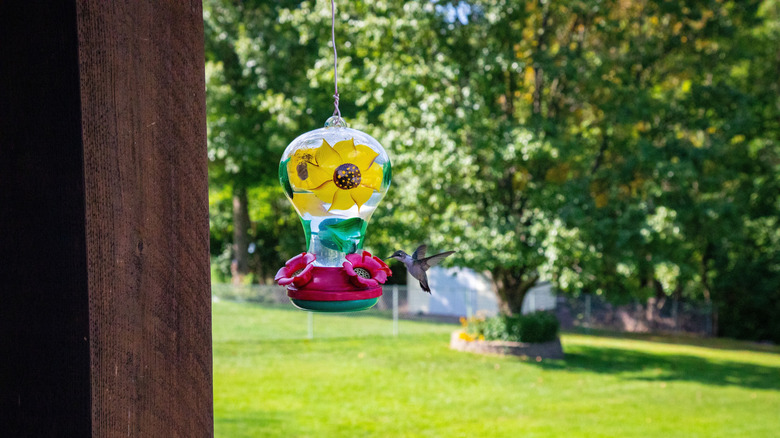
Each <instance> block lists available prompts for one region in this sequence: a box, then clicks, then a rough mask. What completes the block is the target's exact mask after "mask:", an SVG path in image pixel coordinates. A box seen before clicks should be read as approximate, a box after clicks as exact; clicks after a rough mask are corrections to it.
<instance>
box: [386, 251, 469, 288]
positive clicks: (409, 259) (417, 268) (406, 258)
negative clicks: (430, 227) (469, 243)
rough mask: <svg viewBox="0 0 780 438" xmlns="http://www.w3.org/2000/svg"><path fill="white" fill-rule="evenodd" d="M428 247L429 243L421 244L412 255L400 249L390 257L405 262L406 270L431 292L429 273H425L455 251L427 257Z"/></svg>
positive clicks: (422, 286)
mask: <svg viewBox="0 0 780 438" xmlns="http://www.w3.org/2000/svg"><path fill="white" fill-rule="evenodd" d="M427 249H428V245H420V246H418V247H417V249H416V250H414V253H412V255H409V254H407V253H405V252H403V251H401V250H400V249H399V250H398V251H396V252H394V253H393V255H391V256H390V257H388V259H396V260H400V261H401V262H403V264H404V265H406V270H407V271H409V273H410V274H412V277H414V278H416V279H417V280H419V281H420V287H421V288H422V290H424V291H425V292H428V293H431V288H430V287H428V275H427V274H426V273H425V271H427V270H428V269H429V268H430V267H431V266H435V265H437V264H439V262H441V261H442V260H444V259H445V258H447V256H449V255H452V254H454V253H455V251H446V252H443V253H440V254H436V255H434V256H430V257H425V251H426V250H427Z"/></svg>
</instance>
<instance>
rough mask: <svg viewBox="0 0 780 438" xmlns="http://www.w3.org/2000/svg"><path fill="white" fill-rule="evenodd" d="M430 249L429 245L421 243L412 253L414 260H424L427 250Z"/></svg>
mask: <svg viewBox="0 0 780 438" xmlns="http://www.w3.org/2000/svg"><path fill="white" fill-rule="evenodd" d="M427 249H428V245H420V246H418V247H417V249H415V250H414V253H412V260H422V259H424V258H425V251H426V250H427Z"/></svg>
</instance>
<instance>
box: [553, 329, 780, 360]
mask: <svg viewBox="0 0 780 438" xmlns="http://www.w3.org/2000/svg"><path fill="white" fill-rule="evenodd" d="M566 333H572V334H577V335H589V336H601V337H605V338H613V339H632V340H637V341H647V342H655V343H659V344H670V345H690V346H693V347H704V348H712V349H716V350H731V351H745V350H747V351H760V352H764V353H774V354H780V346H779V345H773V344H771V343H759V342H750V341H740V340H736V339H728V338H703V337H697V336H694V335H686V334H667V333H629V332H616V331H612V330H603V329H590V330H588V329H585V328H573V329H568V330H566Z"/></svg>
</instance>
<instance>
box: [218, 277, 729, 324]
mask: <svg viewBox="0 0 780 438" xmlns="http://www.w3.org/2000/svg"><path fill="white" fill-rule="evenodd" d="M409 293H410V291H409V289H408V288H407V287H406V286H402V285H385V286H384V287H383V294H382V296H381V297H380V298H379V301H378V302H377V304H376V305H375V306H374V307H372V308H371V309H369V310H367V311H363V312H357V314H361V315H365V314H377V315H382V316H386V317H390V316H392V318H393V334H394V335H397V334H398V328H397V327H398V320H399V319H404V320H409V319H425V320H433V321H438V322H452V323H456V322H457V321H458V319H459V317H461V316H472V315H473V314H475V313H480V309H479V308H477V307H474V306H472V305H467V306H466V308H465V309H466V310H465V311H464V312H465V313H464V314H463V315H460V314H457V315H456V314H448V315H447V314H431V313H428V312H425V311H423V310H420V308H419V307H414V306H410V301H409ZM411 293H416V292H414V291H412V292H411ZM458 293H461V294H465V295H464V296H466V297H467V298H468V300H467V301H468V302H469V303H471V302H472V301H473V302H474V303H476V302H477V299H476V294H477V292H476V291H469V290H463V291H458ZM212 296H213V297H214V299H215V300H219V299H224V300H230V301H239V302H241V301H245V302H254V303H258V304H263V305H268V306H274V307H281V308H293V307H294V306H293V305H292V303H291V302H290V300H289V299H288V298H287V290H286V289H285V288H283V287H279V286H276V285H233V284H221V283H214V284H212ZM551 297H554V298H552V299H554V304H552V303H548V302H546V300H542V299H541V298H539V297H537V296H536V295H534V294H529V296H528V297H527V298H526V303H524V305H523V311H524V312H532V311H535V310H551V311H554V312H555V315H556V316H557V317H558V320H559V321H560V323H561V328H562V329H564V330H565V329H573V328H584V329H591V328H594V329H605V330H612V331H622V332H632V333H651V332H654V333H690V334H696V335H699V336H712V335H713V333H715V332H716V323H717V321H716V320H714V319H713V308H712V306H711V305H709V304H707V303H702V302H689V301H682V300H677V299H674V298H665V299H660V300H658V299H655V298H651V299H650V300H648V301H647V302H644V303H643V302H640V301H638V300H633V301H631V302H628V303H625V304H620V305H617V304H612V303H610V302H608V301H606V300H604V299H603V298H601V297H600V296H597V295H589V294H583V295H580V296H577V297H573V296H568V295H558V296H554V295H552V296H551ZM413 307H414V308H413ZM552 307H554V310H553V309H551V308H552ZM344 315H347V316H349V315H355V314H344Z"/></svg>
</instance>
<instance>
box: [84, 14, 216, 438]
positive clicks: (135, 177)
mask: <svg viewBox="0 0 780 438" xmlns="http://www.w3.org/2000/svg"><path fill="white" fill-rule="evenodd" d="M77 12H78V14H77V16H78V39H79V64H80V69H79V70H80V81H81V101H82V130H83V139H84V140H83V141H84V169H85V171H84V178H85V179H84V182H85V211H86V220H85V229H86V244H87V245H86V247H87V261H88V263H87V264H88V266H89V278H88V284H89V312H90V319H91V326H90V348H91V363H92V376H91V386H92V390H91V392H92V394H91V396H92V436H94V437H114V436H116V437H119V436H122V437H127V436H133V437H206V436H212V435H213V419H212V411H213V408H212V385H211V373H212V368H211V297H210V292H209V291H210V282H209V255H208V254H209V251H208V244H209V242H208V187H207V175H206V172H207V156H206V132H205V84H204V73H203V72H204V65H203V64H204V56H203V18H202V11H201V5H200V3H199V2H186V1H162V0H159V1H155V0H148V1H140V2H102V1H79V2H77Z"/></svg>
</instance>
